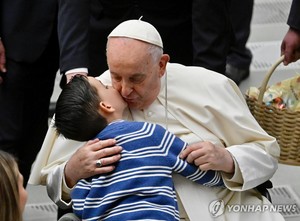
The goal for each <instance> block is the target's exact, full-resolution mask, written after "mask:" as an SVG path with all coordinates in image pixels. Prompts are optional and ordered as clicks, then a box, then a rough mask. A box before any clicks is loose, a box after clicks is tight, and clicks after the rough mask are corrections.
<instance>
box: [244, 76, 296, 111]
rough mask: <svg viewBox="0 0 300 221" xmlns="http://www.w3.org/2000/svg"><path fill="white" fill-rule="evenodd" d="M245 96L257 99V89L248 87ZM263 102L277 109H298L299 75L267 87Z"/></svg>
mask: <svg viewBox="0 0 300 221" xmlns="http://www.w3.org/2000/svg"><path fill="white" fill-rule="evenodd" d="M247 96H249V97H250V98H252V99H258V96H259V89H258V88H256V87H250V88H249V90H248V91H247ZM263 102H264V103H265V104H266V105H267V106H274V107H276V108H278V109H284V108H286V109H289V110H292V111H300V75H297V76H294V77H292V78H289V79H286V80H284V81H281V82H278V83H276V84H274V85H272V86H270V87H268V88H267V90H266V91H265V93H264V95H263Z"/></svg>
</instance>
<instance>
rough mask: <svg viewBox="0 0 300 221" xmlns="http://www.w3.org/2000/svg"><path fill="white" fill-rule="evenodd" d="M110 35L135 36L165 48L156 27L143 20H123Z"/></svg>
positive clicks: (134, 37)
mask: <svg viewBox="0 0 300 221" xmlns="http://www.w3.org/2000/svg"><path fill="white" fill-rule="evenodd" d="M110 37H127V38H133V39H137V40H140V41H144V42H147V43H150V44H154V45H157V46H159V47H161V48H163V43H162V40H161V37H160V34H159V33H158V31H157V30H156V28H155V27H154V26H153V25H151V24H150V23H148V22H145V21H142V20H128V21H124V22H122V23H121V24H119V25H118V26H117V27H116V28H115V29H114V30H112V32H111V33H110V34H109V35H108V38H110Z"/></svg>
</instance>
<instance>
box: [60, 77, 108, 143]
mask: <svg viewBox="0 0 300 221" xmlns="http://www.w3.org/2000/svg"><path fill="white" fill-rule="evenodd" d="M100 101H101V100H100V97H99V95H98V93H97V90H96V88H95V87H93V86H91V85H90V83H89V82H88V79H87V77H86V76H82V75H76V76H74V77H73V79H72V80H71V81H70V82H69V83H68V84H66V85H65V86H64V88H63V90H62V92H61V93H60V95H59V97H58V100H57V103H56V109H55V121H54V126H55V127H56V130H57V132H58V133H60V134H62V135H63V136H64V137H65V138H67V139H72V140H77V141H87V140H90V139H93V138H94V137H95V136H96V135H97V134H98V133H99V132H100V131H101V130H103V129H104V128H105V127H106V126H107V121H106V119H105V118H104V117H103V116H101V115H100V113H99V112H98V107H99V104H100Z"/></svg>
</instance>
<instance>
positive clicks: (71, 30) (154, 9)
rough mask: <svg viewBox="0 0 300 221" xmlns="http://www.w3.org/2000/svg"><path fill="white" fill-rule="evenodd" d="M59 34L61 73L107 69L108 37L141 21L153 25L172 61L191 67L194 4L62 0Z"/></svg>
mask: <svg viewBox="0 0 300 221" xmlns="http://www.w3.org/2000/svg"><path fill="white" fill-rule="evenodd" d="M59 2H60V6H59V8H60V9H59V17H60V18H61V21H62V22H59V26H58V30H59V31H58V33H59V39H60V44H61V46H62V47H61V63H62V64H64V65H62V66H61V71H62V72H65V71H67V70H69V69H72V68H78V67H88V69H89V73H90V75H94V76H99V75H100V74H102V73H103V72H104V71H105V70H107V64H106V54H105V52H106V42H107V36H108V34H109V33H110V32H111V31H112V30H113V29H114V28H115V27H116V26H117V25H118V24H119V23H121V22H123V21H125V20H128V19H139V18H140V17H141V16H143V18H142V20H144V21H147V22H149V23H151V24H152V25H154V26H155V27H156V28H157V29H158V31H159V32H160V34H161V37H162V38H163V39H164V51H165V52H166V53H168V54H170V56H171V62H180V63H183V64H186V65H191V64H192V62H193V53H192V38H191V35H192V22H191V6H192V2H191V1H180V0H165V1H159V0H152V1H149V0H141V1H133V0H132V1H128V0H91V1H87V0H60V1H59Z"/></svg>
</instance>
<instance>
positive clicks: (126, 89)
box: [121, 82, 133, 97]
mask: <svg viewBox="0 0 300 221" xmlns="http://www.w3.org/2000/svg"><path fill="white" fill-rule="evenodd" d="M132 90H133V87H132V85H131V84H129V83H126V82H123V83H122V88H121V94H122V96H123V97H128V96H129V95H130V93H131V92H132Z"/></svg>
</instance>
